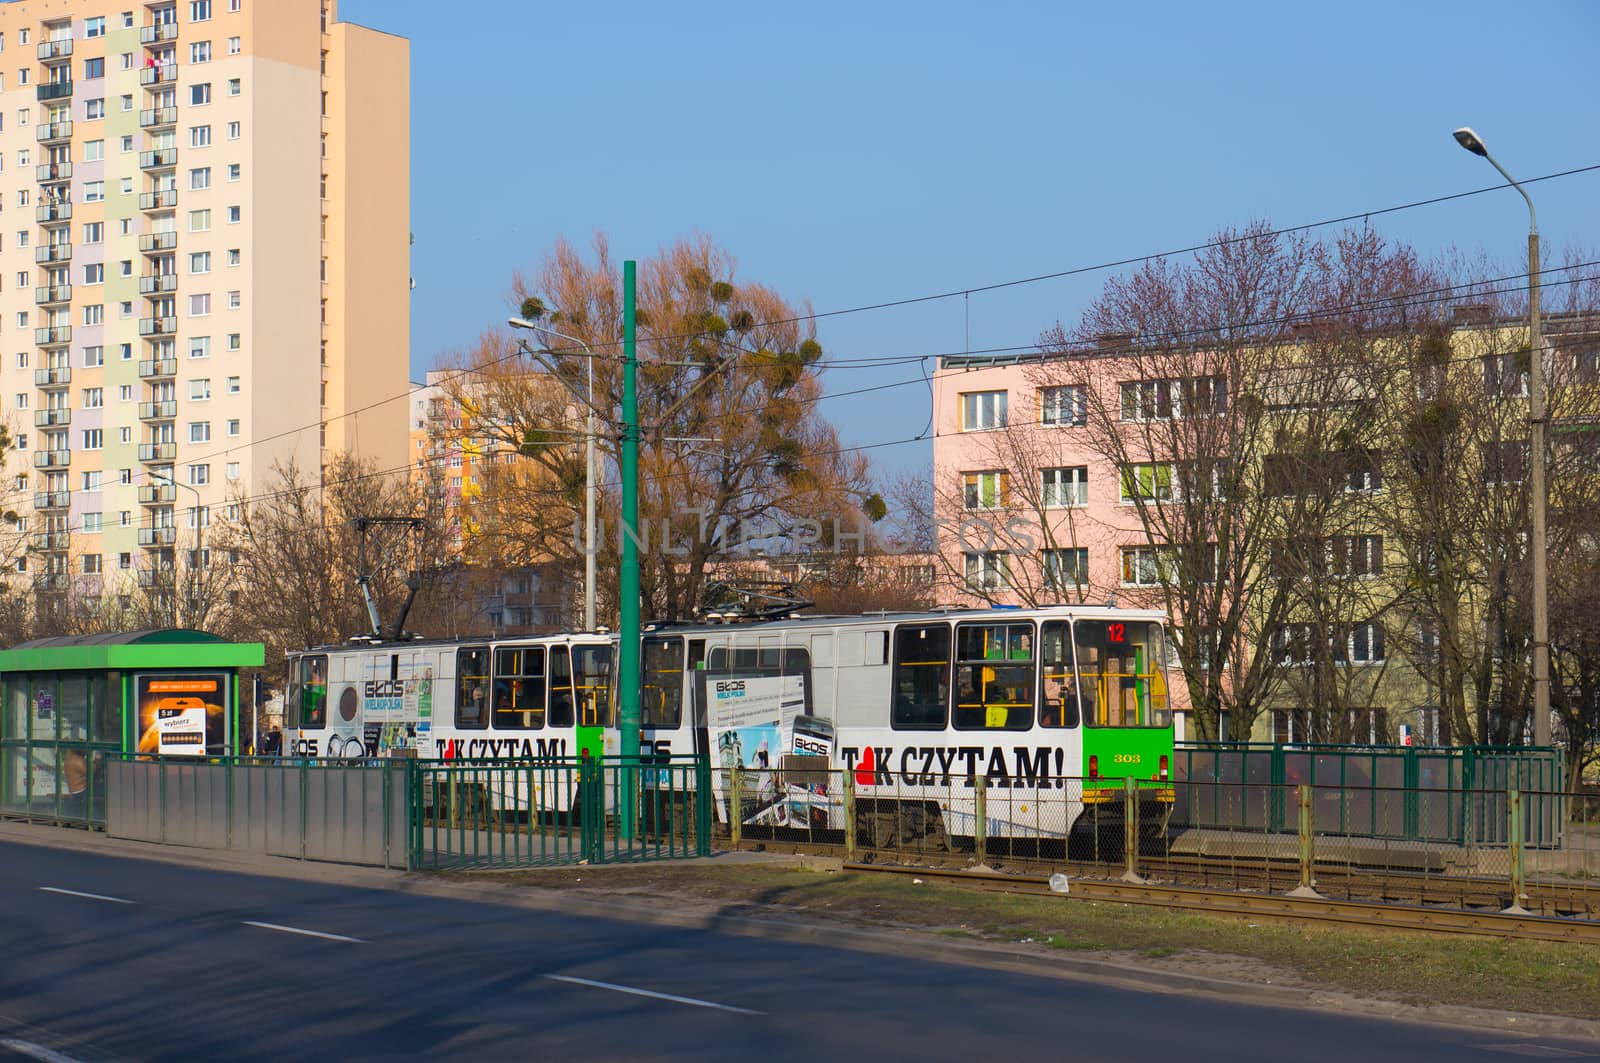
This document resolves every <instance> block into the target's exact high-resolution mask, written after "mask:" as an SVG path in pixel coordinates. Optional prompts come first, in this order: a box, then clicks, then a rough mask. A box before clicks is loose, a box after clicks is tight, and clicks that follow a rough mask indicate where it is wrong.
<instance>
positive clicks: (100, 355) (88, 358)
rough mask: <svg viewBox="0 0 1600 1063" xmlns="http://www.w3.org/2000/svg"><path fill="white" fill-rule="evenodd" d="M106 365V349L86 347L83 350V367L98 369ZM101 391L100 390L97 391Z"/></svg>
mask: <svg viewBox="0 0 1600 1063" xmlns="http://www.w3.org/2000/svg"><path fill="white" fill-rule="evenodd" d="M105 364H106V349H105V348H104V347H85V348H84V349H83V367H84V368H85V369H96V368H99V367H100V366H103V365H105ZM95 390H96V391H98V390H100V389H99V388H96V389H95Z"/></svg>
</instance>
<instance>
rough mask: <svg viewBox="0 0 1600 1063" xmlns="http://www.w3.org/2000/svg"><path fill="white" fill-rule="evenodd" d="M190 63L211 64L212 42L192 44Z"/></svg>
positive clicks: (190, 47) (195, 42) (190, 46)
mask: <svg viewBox="0 0 1600 1063" xmlns="http://www.w3.org/2000/svg"><path fill="white" fill-rule="evenodd" d="M189 62H191V63H209V62H211V42H210V41H193V42H191V43H190V44H189Z"/></svg>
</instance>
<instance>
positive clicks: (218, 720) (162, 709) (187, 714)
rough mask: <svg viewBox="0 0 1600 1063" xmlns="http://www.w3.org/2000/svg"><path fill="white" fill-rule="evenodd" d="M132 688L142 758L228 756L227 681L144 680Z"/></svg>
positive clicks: (185, 677)
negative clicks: (158, 755) (149, 755)
mask: <svg viewBox="0 0 1600 1063" xmlns="http://www.w3.org/2000/svg"><path fill="white" fill-rule="evenodd" d="M134 683H135V690H136V695H137V697H138V701H139V745H138V747H137V748H138V750H139V752H140V753H159V754H160V755H162V756H164V757H200V756H220V755H221V754H222V753H224V752H225V751H226V750H225V746H224V743H225V742H226V741H227V718H228V713H227V709H228V677H227V676H226V675H224V674H221V673H215V674H207V675H163V676H150V675H141V676H139V677H137V678H136V679H135V681H134Z"/></svg>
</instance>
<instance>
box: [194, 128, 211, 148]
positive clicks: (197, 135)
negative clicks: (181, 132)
mask: <svg viewBox="0 0 1600 1063" xmlns="http://www.w3.org/2000/svg"><path fill="white" fill-rule="evenodd" d="M189 146H190V147H191V148H208V147H210V146H211V127H210V126H208V125H194V126H190V127H189Z"/></svg>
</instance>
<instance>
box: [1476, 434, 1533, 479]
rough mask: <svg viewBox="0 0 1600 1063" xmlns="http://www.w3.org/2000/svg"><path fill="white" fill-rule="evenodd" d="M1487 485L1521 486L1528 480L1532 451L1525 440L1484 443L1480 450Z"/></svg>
mask: <svg viewBox="0 0 1600 1063" xmlns="http://www.w3.org/2000/svg"><path fill="white" fill-rule="evenodd" d="M1479 449H1480V453H1481V455H1482V460H1483V482H1484V483H1485V484H1520V483H1522V482H1523V481H1525V480H1526V479H1527V478H1528V458H1529V456H1530V455H1531V454H1532V451H1531V450H1530V449H1529V447H1528V441H1527V440H1525V439H1511V440H1505V441H1503V442H1500V443H1484V444H1483V445H1482V446H1481V447H1480V448H1479Z"/></svg>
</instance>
